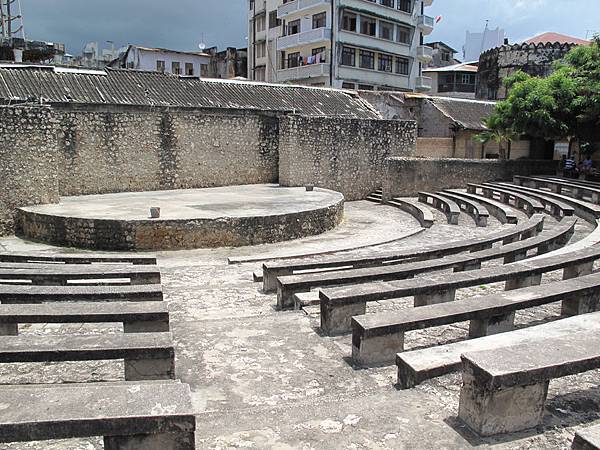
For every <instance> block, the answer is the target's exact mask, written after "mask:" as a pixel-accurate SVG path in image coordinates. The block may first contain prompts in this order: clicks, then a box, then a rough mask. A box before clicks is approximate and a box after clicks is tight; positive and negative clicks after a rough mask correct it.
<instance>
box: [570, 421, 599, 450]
mask: <svg viewBox="0 0 600 450" xmlns="http://www.w3.org/2000/svg"><path fill="white" fill-rule="evenodd" d="M571 450H600V424H598V425H594V426H591V427H587V428H585V429H583V430H579V431H578V432H577V433H575V437H574V438H573V445H572V446H571Z"/></svg>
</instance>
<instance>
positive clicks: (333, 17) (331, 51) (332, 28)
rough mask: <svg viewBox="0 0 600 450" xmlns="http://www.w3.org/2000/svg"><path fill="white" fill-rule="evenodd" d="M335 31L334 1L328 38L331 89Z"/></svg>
mask: <svg viewBox="0 0 600 450" xmlns="http://www.w3.org/2000/svg"><path fill="white" fill-rule="evenodd" d="M336 29H337V17H336V9H335V0H331V37H330V46H331V49H330V51H329V53H330V55H329V87H333V57H334V54H335V50H334V45H335V38H334V36H333V35H334V33H335V30H336Z"/></svg>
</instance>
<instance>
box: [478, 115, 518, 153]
mask: <svg viewBox="0 0 600 450" xmlns="http://www.w3.org/2000/svg"><path fill="white" fill-rule="evenodd" d="M484 125H485V126H486V128H487V130H485V131H482V132H481V133H479V134H477V135H475V137H474V139H475V140H476V141H477V142H480V143H481V144H483V145H485V144H487V143H488V142H495V143H496V144H498V157H499V158H500V159H507V158H510V150H511V145H512V141H513V140H514V139H515V137H516V134H515V132H514V131H513V130H512V129H511V128H509V127H506V126H505V124H503V123H502V122H501V121H500V117H499V116H498V115H492V116H490V117H488V118H487V119H486V120H485V122H484ZM505 143H506V147H505V146H504V144H505Z"/></svg>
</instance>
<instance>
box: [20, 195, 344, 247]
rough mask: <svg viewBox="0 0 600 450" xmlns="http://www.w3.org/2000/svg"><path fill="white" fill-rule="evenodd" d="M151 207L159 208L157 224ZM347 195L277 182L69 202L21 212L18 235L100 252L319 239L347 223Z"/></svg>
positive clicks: (90, 197)
mask: <svg viewBox="0 0 600 450" xmlns="http://www.w3.org/2000/svg"><path fill="white" fill-rule="evenodd" d="M150 207H159V208H160V210H161V211H160V218H158V219H151V218H150V217H149V216H150ZM343 215H344V197H343V196H342V194H340V193H338V192H334V191H329V190H326V189H318V188H315V189H314V191H312V192H307V191H306V189H305V188H304V187H302V188H284V187H279V186H278V185H275V184H272V185H271V184H267V185H264V184H262V185H246V186H228V187H220V188H208V189H186V190H174V191H155V192H127V193H119V194H105V195H85V196H77V197H63V198H61V201H60V203H59V204H50V205H39V206H29V207H24V208H20V209H18V210H17V218H16V230H17V235H18V236H21V237H24V238H26V239H32V240H36V241H42V242H45V243H48V244H53V245H61V246H68V247H81V248H88V249H96V250H178V249H193V248H209V247H228V246H230V247H239V246H243V245H256V244H264V243H272V242H280V241H286V240H291V239H297V238H301V237H306V236H313V235H316V234H320V233H323V232H325V231H328V230H331V229H332V228H335V227H336V226H337V225H338V224H339V223H340V222H341V221H342V219H343Z"/></svg>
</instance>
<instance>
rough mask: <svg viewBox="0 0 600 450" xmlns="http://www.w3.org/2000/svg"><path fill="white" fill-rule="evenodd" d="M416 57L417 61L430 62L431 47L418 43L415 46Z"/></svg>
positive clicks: (431, 55) (431, 57) (431, 56)
mask: <svg viewBox="0 0 600 450" xmlns="http://www.w3.org/2000/svg"><path fill="white" fill-rule="evenodd" d="M417 58H419V61H421V62H422V63H425V64H427V63H430V62H431V60H432V59H433V49H432V48H431V47H428V46H426V45H419V46H418V47H417Z"/></svg>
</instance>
